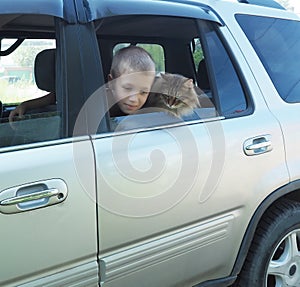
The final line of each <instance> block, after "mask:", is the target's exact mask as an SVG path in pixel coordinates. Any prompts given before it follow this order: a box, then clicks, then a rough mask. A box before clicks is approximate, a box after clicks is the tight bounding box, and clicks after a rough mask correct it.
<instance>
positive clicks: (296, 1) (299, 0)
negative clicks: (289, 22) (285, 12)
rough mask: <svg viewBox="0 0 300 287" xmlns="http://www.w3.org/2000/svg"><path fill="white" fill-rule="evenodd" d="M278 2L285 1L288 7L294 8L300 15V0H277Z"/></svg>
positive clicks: (282, 2)
mask: <svg viewBox="0 0 300 287" xmlns="http://www.w3.org/2000/svg"><path fill="white" fill-rule="evenodd" d="M276 1H277V2H279V3H281V4H283V6H284V3H288V6H289V7H287V8H292V10H293V11H294V12H295V13H297V14H298V15H300V0H276Z"/></svg>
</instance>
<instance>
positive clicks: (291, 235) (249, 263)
mask: <svg viewBox="0 0 300 287" xmlns="http://www.w3.org/2000/svg"><path fill="white" fill-rule="evenodd" d="M234 286H236V287H291V286H293V287H299V286H300V204H299V203H298V202H294V201H290V200H286V199H282V200H280V201H278V202H277V203H275V204H274V205H273V206H272V207H270V208H269V209H268V210H267V212H266V213H265V215H264V216H263V218H262V219H261V221H260V223H259V225H258V227H257V230H256V232H255V235H254V238H253V241H252V244H251V246H250V249H249V252H248V254H247V258H246V260H245V263H244V266H243V268H242V271H241V273H240V274H239V276H238V279H237V281H236V283H235V284H234Z"/></svg>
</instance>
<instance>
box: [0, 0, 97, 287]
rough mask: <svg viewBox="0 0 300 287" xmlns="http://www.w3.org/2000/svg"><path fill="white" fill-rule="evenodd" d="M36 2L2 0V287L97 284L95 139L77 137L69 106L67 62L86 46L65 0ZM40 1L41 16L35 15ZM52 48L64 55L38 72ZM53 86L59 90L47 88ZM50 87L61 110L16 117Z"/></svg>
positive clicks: (60, 55)
mask: <svg viewBox="0 0 300 287" xmlns="http://www.w3.org/2000/svg"><path fill="white" fill-rule="evenodd" d="M30 3H31V2H30V1H29V2H28V3H27V2H26V3H25V2H24V3H23V2H22V1H21V2H20V3H19V4H20V5H19V6H18V5H16V6H12V5H11V4H10V3H9V1H1V3H0V26H1V28H0V35H1V36H0V37H1V44H2V47H1V62H0V63H1V79H0V82H1V83H0V85H1V93H0V100H1V102H2V106H3V109H2V117H1V119H0V143H1V147H0V162H1V164H0V178H1V180H0V228H1V242H0V254H1V258H0V265H1V268H0V285H1V286H3V287H4V286H5V287H8V286H11V287H12V286H28V287H29V286H30V287H33V286H60V287H61V286H65V287H66V286H74V282H76V286H82V287H83V286H84V287H87V286H97V285H98V264H97V256H96V254H97V241H96V238H97V232H96V228H97V226H96V204H95V202H94V201H93V200H92V199H91V196H90V194H93V193H95V184H94V183H95V180H94V165H93V164H91V165H89V164H85V162H86V161H87V160H88V159H91V160H89V161H88V162H89V163H91V162H92V163H93V157H92V154H93V151H92V147H91V143H90V141H89V138H88V137H83V138H80V139H74V140H72V139H71V135H72V134H70V133H67V132H66V131H67V128H66V123H67V122H68V120H67V119H68V117H69V115H68V109H67V108H62V106H63V103H65V102H66V100H65V98H66V97H67V94H68V82H67V81H65V80H64V79H66V73H67V72H66V71H67V70H68V69H67V67H66V66H68V65H69V63H72V65H74V66H75V67H76V66H77V65H80V63H79V64H78V62H76V59H77V58H75V59H74V58H72V56H73V55H74V53H75V54H76V52H74V50H72V47H77V46H78V43H77V42H72V41H71V40H72V39H73V40H74V39H75V40H76V37H75V38H74V37H73V36H69V35H70V34H71V35H75V34H74V33H69V30H66V29H67V28H66V27H68V23H67V22H66V21H64V20H63V16H64V15H62V14H61V13H62V12H61V11H63V7H62V6H61V5H62V4H61V1H51V5H48V4H49V3H50V2H49V3H48V2H47V1H46V2H45V1H34V3H35V4H34V5H36V6H34V7H33V5H32V4H30ZM32 3H33V2H32ZM37 6H38V7H39V9H40V10H39V11H40V14H32V13H31V11H30V9H32V10H35V11H37V8H36V7H37ZM3 11H5V13H6V14H3V13H4V12H3ZM24 11H25V12H24ZM26 11H28V13H27V14H26ZM68 12H69V13H72V10H71V9H69V10H68ZM71 26H72V27H73V28H74V23H73V25H71ZM72 37H73V38H72ZM71 38H72V39H71ZM24 39H25V41H24ZM58 39H59V40H58ZM68 41H70V42H68ZM74 43H76V44H74ZM70 47H71V48H70ZM49 49H50V50H53V51H54V54H55V55H56V56H54V57H50V58H48V59H46V60H45V61H44V62H43V63H44V66H43V67H38V69H37V70H38V71H40V72H42V73H43V74H45V75H44V76H45V77H44V78H43V75H40V74H34V73H35V72H36V73H38V72H37V71H36V68H37V67H36V65H39V64H38V63H37V62H36V63H35V59H36V58H37V55H38V53H39V52H40V51H46V50H49ZM50 54H51V55H52V56H53V55H54V54H53V53H50ZM63 63H64V64H63ZM52 65H53V66H52ZM74 66H72V67H74ZM71 69H73V68H71ZM78 70H80V69H78ZM57 72H58V73H60V74H59V75H58V74H57ZM51 73H53V74H51ZM73 74H76V73H73ZM38 78H39V79H40V78H42V80H41V82H39V84H38V82H37V79H38ZM69 78H70V79H72V77H71V76H70V75H69ZM50 79H53V81H52V82H51V80H50ZM48 81H50V83H49V82H48ZM55 81H56V85H55ZM37 84H38V86H37ZM39 85H41V86H39ZM51 85H52V88H54V90H52V88H49V89H50V90H49V89H48V88H47V87H50V86H51ZM38 88H40V89H45V90H40V89H38ZM76 89H77V90H78V87H76ZM48 92H55V93H56V99H57V104H55V105H54V107H53V106H50V107H47V108H46V109H44V108H43V109H40V110H35V111H33V110H30V111H29V110H28V111H27V113H26V114H25V115H24V116H23V117H22V118H18V117H17V118H15V119H14V121H13V122H12V123H10V122H9V121H8V116H9V112H10V111H11V110H12V109H13V108H14V107H15V106H16V105H18V104H19V103H20V102H23V101H24V100H28V99H33V98H34V97H40V96H42V95H45V94H47V93H48ZM74 101H76V100H75V99H74ZM70 102H71V101H69V103H70ZM79 150H80V152H76V151H79ZM75 154H76V157H75V156H74V155H75ZM74 158H76V160H75V159H74ZM78 162H80V165H81V166H82V165H85V170H86V172H87V174H88V176H89V179H90V181H89V184H85V185H84V184H83V182H82V180H81V179H80V178H79V177H78V174H77V165H78Z"/></svg>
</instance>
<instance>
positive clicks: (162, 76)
mask: <svg viewBox="0 0 300 287" xmlns="http://www.w3.org/2000/svg"><path fill="white" fill-rule="evenodd" d="M169 75H170V74H169V73H160V76H161V78H162V79H163V80H165V81H168V80H169Z"/></svg>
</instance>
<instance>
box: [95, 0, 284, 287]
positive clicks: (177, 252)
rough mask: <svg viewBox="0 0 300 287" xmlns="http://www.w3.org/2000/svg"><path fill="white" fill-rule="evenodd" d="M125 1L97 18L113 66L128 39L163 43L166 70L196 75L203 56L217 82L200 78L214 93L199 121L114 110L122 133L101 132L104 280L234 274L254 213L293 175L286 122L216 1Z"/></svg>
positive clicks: (179, 281)
mask: <svg viewBox="0 0 300 287" xmlns="http://www.w3.org/2000/svg"><path fill="white" fill-rule="evenodd" d="M113 3H114V2H111V3H110V4H109V3H105V5H107V6H108V7H104V6H105V5H104V4H103V6H102V7H98V11H100V10H101V9H102V10H101V11H103V13H102V14H101V13H99V15H98V18H96V19H93V20H95V27H97V30H96V33H97V37H98V41H99V46H100V52H101V55H102V61H103V67H104V70H106V73H107V74H108V73H109V66H110V63H109V60H111V58H112V55H113V50H114V47H115V46H116V45H117V44H122V45H125V43H129V44H132V45H139V44H140V43H144V44H148V45H149V44H155V45H161V46H162V47H163V51H164V58H163V59H159V58H156V56H157V54H156V52H155V51H154V52H153V51H151V49H150V50H149V52H150V53H151V52H152V53H153V54H152V55H153V58H154V59H156V61H161V62H163V63H164V67H165V68H164V69H165V70H164V71H165V72H169V73H179V74H180V73H181V74H183V75H185V76H186V77H191V78H193V80H194V83H197V72H198V71H197V67H198V64H199V63H200V60H201V59H202V58H203V59H204V60H205V67H206V70H207V73H208V86H206V87H202V86H201V84H200V80H199V81H198V83H197V84H196V85H198V87H199V88H202V89H203V90H204V89H205V95H204V98H205V101H204V102H203V106H202V107H201V108H200V109H198V110H196V111H195V113H196V114H193V115H192V116H191V117H189V118H186V119H181V120H179V119H174V118H172V119H171V118H170V117H168V116H166V115H165V114H164V113H162V114H161V113H145V114H139V115H130V116H127V117H126V116H125V117H116V118H108V117H106V118H105V119H106V120H107V121H108V122H110V125H111V129H110V130H108V131H107V132H106V133H105V132H102V133H98V134H97V135H95V136H94V137H93V145H94V149H95V155H96V175H97V200H98V204H99V210H98V212H99V213H98V216H99V218H98V219H99V222H98V226H99V242H98V243H99V262H100V277H101V283H102V285H101V286H109V287H112V286H116V287H117V286H120V285H122V286H135V285H139V284H140V285H141V284H142V285H143V286H193V285H195V284H197V283H200V282H205V281H207V280H212V279H219V280H223V279H222V278H225V277H226V276H229V275H230V272H231V270H232V268H233V265H234V262H235V260H236V256H237V253H238V251H239V247H240V244H241V241H242V239H243V235H244V233H245V230H246V229H247V226H248V223H249V220H250V218H251V215H252V214H253V213H254V212H255V209H256V208H257V206H258V205H259V203H260V202H261V201H262V200H263V199H264V198H265V196H266V195H267V194H268V193H269V192H270V190H274V189H276V188H277V187H278V186H281V185H283V184H285V183H286V182H287V181H288V174H287V170H286V166H285V163H284V150H283V138H282V134H281V130H280V126H279V124H278V123H277V121H276V120H275V119H274V117H273V116H272V114H271V113H270V112H269V111H268V109H267V107H266V104H265V101H264V99H263V97H262V95H261V92H260V89H259V88H258V86H257V83H256V82H255V80H254V78H253V75H252V73H251V71H250V70H249V67H248V65H247V63H246V62H245V60H244V58H243V56H242V53H241V51H240V49H239V47H238V46H237V44H236V41H235V40H234V39H232V36H231V34H230V32H229V31H228V29H227V28H226V27H225V26H222V25H221V24H220V23H219V20H218V19H217V18H216V17H214V16H213V15H214V14H213V12H212V11H210V13H207V6H205V7H203V8H202V7H201V5H195V6H194V5H192V4H189V5H187V4H180V3H178V2H176V3H175V2H166V1H162V2H151V3H150V2H149V3H147V5H144V4H142V2H139V3H136V2H133V1H122V2H118V5H117V6H114V4H113ZM166 8H167V9H166ZM105 11H110V12H109V14H107V15H106V14H105ZM141 11H143V12H141ZM158 11H168V14H167V15H166V13H164V12H158ZM114 13H115V15H114V17H109V16H111V15H112V14H114ZM102 17H103V18H102ZM154 23H156V24H157V25H156V24H154ZM198 46H199V47H200V48H201V49H200V48H199V50H197V47H198ZM144 47H146V45H145V46H144ZM193 52H194V54H193ZM233 54H234V56H233ZM237 58H238V59H239V62H238V64H237V62H236V60H235V59H237ZM108 59H109V60H108ZM105 61H106V62H105ZM158 66H159V67H161V65H158ZM199 70H200V68H199ZM164 71H163V72H164ZM157 72H161V71H160V70H158V71H157ZM106 88H107V87H103V88H102V90H101V89H100V90H99V91H98V93H99V94H103V93H104V94H105V91H106ZM92 97H97V92H96V93H95V94H93V95H92ZM202 100H203V99H202ZM92 103H93V100H91V105H93V104H92ZM107 111H108V107H107ZM100 120H102V119H101V117H99V122H100ZM262 123H263V124H262ZM261 143H262V144H261ZM264 143H266V145H264ZM269 143H271V146H270V145H269ZM262 145H264V146H263V147H261V146H262ZM269 147H270V148H269ZM274 150H275V151H276V153H274V152H273V151H274ZM274 176H276V177H277V179H278V181H277V182H276V183H274V181H270V180H269V179H270V178H273V177H274ZM224 280H225V279H224ZM229 280H230V278H229ZM220 282H221V281H220ZM224 282H225V281H224ZM228 283H230V282H229V281H228Z"/></svg>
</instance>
